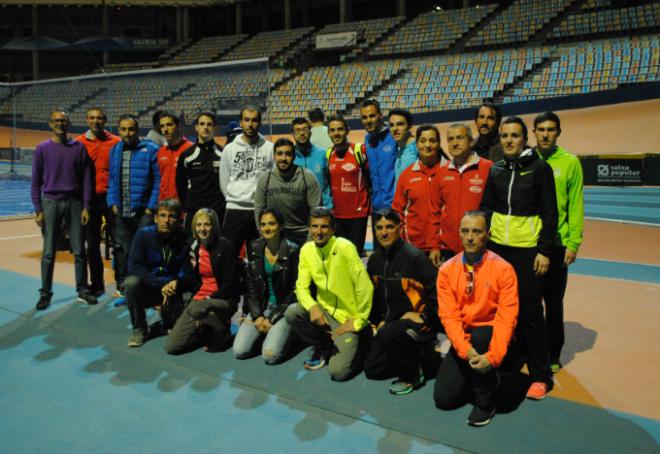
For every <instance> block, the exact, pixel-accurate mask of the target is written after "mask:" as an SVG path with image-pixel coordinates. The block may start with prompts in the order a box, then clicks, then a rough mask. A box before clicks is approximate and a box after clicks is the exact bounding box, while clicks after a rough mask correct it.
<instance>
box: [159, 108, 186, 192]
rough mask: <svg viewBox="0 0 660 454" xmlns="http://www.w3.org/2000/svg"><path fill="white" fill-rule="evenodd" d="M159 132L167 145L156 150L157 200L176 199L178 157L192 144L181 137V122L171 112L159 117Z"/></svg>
mask: <svg viewBox="0 0 660 454" xmlns="http://www.w3.org/2000/svg"><path fill="white" fill-rule="evenodd" d="M159 122H160V131H161V132H162V133H163V137H165V140H167V144H166V145H163V146H162V147H160V149H159V150H158V171H159V172H160V191H159V193H158V200H165V199H178V198H179V194H178V193H177V186H176V169H177V163H178V161H179V156H181V154H182V153H183V152H184V151H186V150H187V149H188V148H190V147H191V146H192V142H190V141H189V140H188V139H186V138H185V137H183V136H182V135H181V124H180V123H181V120H179V117H178V116H177V115H175V114H173V113H171V112H164V113H163V114H162V115H161V116H160V120H159Z"/></svg>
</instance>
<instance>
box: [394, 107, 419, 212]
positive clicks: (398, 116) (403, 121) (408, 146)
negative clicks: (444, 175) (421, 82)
mask: <svg viewBox="0 0 660 454" xmlns="http://www.w3.org/2000/svg"><path fill="white" fill-rule="evenodd" d="M387 120H388V121H389V124H390V134H392V138H393V139H394V141H395V142H396V145H397V146H396V159H395V161H394V187H395V188H396V183H397V181H399V175H401V172H403V171H404V170H406V168H408V166H410V165H411V164H413V163H414V162H415V161H417V144H416V143H415V138H414V137H413V135H412V133H411V130H412V127H413V116H412V114H411V113H410V111H408V110H405V109H392V110H390V112H389V114H388V115H387ZM390 205H391V204H390Z"/></svg>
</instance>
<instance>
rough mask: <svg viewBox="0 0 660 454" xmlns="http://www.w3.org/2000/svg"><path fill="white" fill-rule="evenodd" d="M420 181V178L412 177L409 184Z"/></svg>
mask: <svg viewBox="0 0 660 454" xmlns="http://www.w3.org/2000/svg"><path fill="white" fill-rule="evenodd" d="M421 179H422V177H414V178H411V179H410V182H411V183H414V182H416V181H421Z"/></svg>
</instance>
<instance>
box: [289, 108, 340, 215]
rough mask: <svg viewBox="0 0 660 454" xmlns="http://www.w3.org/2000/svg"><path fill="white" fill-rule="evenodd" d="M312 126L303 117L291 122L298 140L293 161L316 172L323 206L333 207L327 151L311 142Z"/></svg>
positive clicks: (292, 129)
mask: <svg viewBox="0 0 660 454" xmlns="http://www.w3.org/2000/svg"><path fill="white" fill-rule="evenodd" d="M310 128H311V124H310V122H309V120H307V119H306V118H303V117H297V118H294V119H293V121H292V122H291V131H292V132H293V137H294V138H295V140H296V158H295V160H294V161H293V163H294V164H296V165H299V166H300V167H304V168H305V169H307V170H309V171H311V172H312V173H313V174H314V176H315V177H316V181H318V183H319V186H320V187H321V194H322V198H323V206H324V207H328V208H332V195H331V194H330V183H329V182H328V160H327V159H326V157H325V154H326V151H325V149H323V148H319V147H317V146H316V145H314V144H313V143H312V142H310V140H309V139H310V130H311V129H310ZM324 128H325V126H324ZM326 130H327V128H326ZM326 135H327V134H326ZM328 140H330V138H329V137H328ZM330 146H332V145H330ZM328 148H329V147H328Z"/></svg>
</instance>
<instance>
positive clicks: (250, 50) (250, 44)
mask: <svg viewBox="0 0 660 454" xmlns="http://www.w3.org/2000/svg"><path fill="white" fill-rule="evenodd" d="M312 30H314V28H313V27H305V28H296V29H293V30H278V31H272V32H261V33H259V34H257V35H255V36H253V37H252V38H250V39H248V40H247V41H245V42H244V43H242V44H241V45H240V46H237V47H236V48H235V49H233V50H232V51H231V52H229V53H228V54H227V55H225V56H224V57H222V61H231V60H243V59H248V58H259V57H267V58H273V57H275V56H276V55H277V54H279V53H281V52H282V51H283V50H285V49H287V48H288V47H290V46H293V45H295V44H296V43H297V42H298V41H299V40H301V39H302V38H303V37H305V36H306V35H308V34H309V33H310V32H311V31H312Z"/></svg>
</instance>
